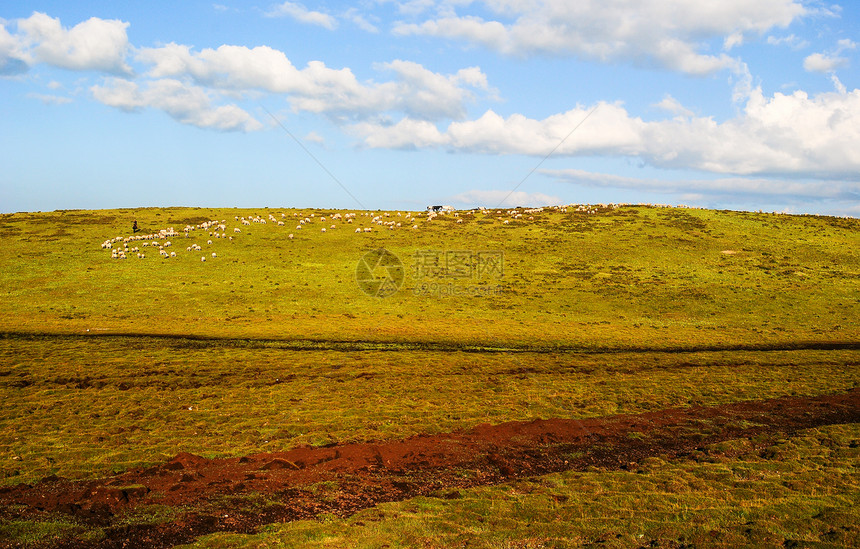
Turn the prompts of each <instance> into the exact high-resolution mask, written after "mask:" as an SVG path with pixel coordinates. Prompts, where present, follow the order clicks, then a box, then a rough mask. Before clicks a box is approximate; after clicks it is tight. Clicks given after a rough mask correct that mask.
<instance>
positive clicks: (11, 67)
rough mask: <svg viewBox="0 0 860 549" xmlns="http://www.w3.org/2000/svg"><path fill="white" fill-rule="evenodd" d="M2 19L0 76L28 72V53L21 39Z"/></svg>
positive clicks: (0, 24)
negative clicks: (23, 47)
mask: <svg viewBox="0 0 860 549" xmlns="http://www.w3.org/2000/svg"><path fill="white" fill-rule="evenodd" d="M4 23H5V22H4V21H3V20H2V19H0V76H13V75H17V74H22V73H25V72H27V68H28V66H27V62H26V60H25V59H26V54H25V53H24V52H23V51H22V49H21V44H20V41H19V40H18V39H17V38H15V37H14V36H12V35H11V34H10V33H9V31H7V30H6V25H5V24H4Z"/></svg>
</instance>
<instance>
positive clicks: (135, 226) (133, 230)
mask: <svg viewBox="0 0 860 549" xmlns="http://www.w3.org/2000/svg"><path fill="white" fill-rule="evenodd" d="M139 230H140V229H138V228H137V219H135V220H134V224H133V225H132V226H131V232H133V233H136V232H137V231H139Z"/></svg>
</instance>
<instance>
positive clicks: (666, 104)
mask: <svg viewBox="0 0 860 549" xmlns="http://www.w3.org/2000/svg"><path fill="white" fill-rule="evenodd" d="M654 106H655V107H657V108H658V109H661V110H664V111H668V112H670V113H672V114H674V115H676V116H693V111H691V110H690V109H688V108H686V107H685V106H684V105H682V104H681V102H680V101H678V100H677V99H675V98H674V97H672V96H671V95H669V94H666V96H665V97H663V100H662V101H660V102H659V103H655V104H654Z"/></svg>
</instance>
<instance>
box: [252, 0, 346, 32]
mask: <svg viewBox="0 0 860 549" xmlns="http://www.w3.org/2000/svg"><path fill="white" fill-rule="evenodd" d="M266 17H291V18H293V19H295V20H296V21H298V22H299V23H305V24H308V25H319V26H320V27H324V28H326V29H328V30H334V29H336V28H337V20H336V19H335V18H334V17H332V16H331V15H329V14H327V13H322V12H320V11H311V10H309V9H308V8H306V7H305V6H304V5H303V4H299V3H296V2H284V3H283V4H279V5H277V6H275V7H274V8H272V9H271V10H269V11H268V12H266Z"/></svg>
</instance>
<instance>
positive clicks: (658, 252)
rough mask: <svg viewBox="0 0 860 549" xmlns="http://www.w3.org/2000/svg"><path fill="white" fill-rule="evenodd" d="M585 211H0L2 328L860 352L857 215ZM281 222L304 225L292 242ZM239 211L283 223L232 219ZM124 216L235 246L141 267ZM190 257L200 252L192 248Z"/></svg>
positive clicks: (199, 240) (176, 245)
mask: <svg viewBox="0 0 860 549" xmlns="http://www.w3.org/2000/svg"><path fill="white" fill-rule="evenodd" d="M591 211H596V213H586V212H581V211H576V208H569V209H568V210H567V212H565V213H562V212H560V211H556V210H545V211H543V212H539V213H529V214H523V215H522V217H521V218H520V219H513V218H512V216H511V215H510V214H509V212H508V210H499V212H500V213H496V212H488V213H480V212H478V213H473V212H461V213H459V214H458V217H454V216H453V215H452V214H449V215H443V216H439V217H437V218H436V219H434V220H432V221H428V220H427V218H426V216H423V217H418V218H417V219H416V220H415V221H414V222H412V221H407V220H406V219H405V218H404V217H397V216H396V214H395V213H394V212H391V217H383V218H382V219H381V220H382V221H385V222H388V221H396V222H401V223H402V227H400V228H395V229H389V228H387V227H385V226H384V225H383V226H380V225H375V224H373V225H371V224H370V219H371V218H370V217H369V216H364V215H362V212H358V213H359V215H358V216H357V217H356V219H355V221H354V222H353V223H352V224H347V223H344V222H343V221H342V220H338V221H333V222H332V220H331V215H332V214H333V213H335V212H332V211H330V210H303V211H297V210H289V209H258V210H235V209H198V208H171V209H139V210H111V211H65V212H63V211H60V212H50V213H18V214H7V215H3V216H2V217H0V266H2V270H0V280H2V288H3V290H2V291H3V300H2V302H0V323H2V325H0V330H2V331H7V332H9V331H15V332H51V333H78V334H80V333H86V332H87V330H90V333H91V334H92V333H111V332H123V333H148V334H177V335H196V336H203V337H233V338H273V339H291V340H296V339H308V340H317V339H322V340H339V341H369V342H413V343H445V344H455V345H490V346H499V347H506V346H531V345H538V346H550V347H551V346H557V345H561V346H577V347H586V348H601V347H612V348H614V347H619V348H624V347H649V348H651V347H697V346H733V345H734V346H737V345H749V344H776V345H784V344H791V343H795V342H798V341H815V342H839V341H857V340H858V339H860V327H858V318H860V299H858V296H860V221H858V220H856V219H839V218H829V217H814V216H789V215H774V214H757V213H741V212H727V211H707V210H694V209H676V208H652V207H644V206H630V207H621V208H617V209H613V208H591ZM340 213H346V212H340ZM403 213H404V214H405V212H403ZM282 214H285V217H282ZM294 214H298V216H300V217H308V216H310V215H311V214H314V221H313V222H312V223H308V224H307V226H305V227H303V228H302V229H301V230H296V225H297V219H299V218H300V217H296V216H294ZM252 215H257V216H260V217H262V218H264V219H268V217H269V216H270V215H271V216H274V217H275V218H276V219H278V220H281V219H283V220H284V221H285V223H286V224H285V225H284V226H278V225H277V224H275V223H272V222H271V221H269V222H268V223H267V224H260V223H252V224H251V225H250V226H244V225H241V224H240V223H239V222H238V221H236V219H235V218H236V217H237V216H238V217H243V216H244V217H250V216H252ZM373 215H383V213H382V212H374V213H373ZM321 217H328V220H327V221H326V222H322V221H320V218H321ZM529 217H533V218H534V219H532V220H529V219H528V218H529ZM133 219H137V220H138V222H139V224H140V226H141V228H142V229H143V232H144V233H147V232H156V231H158V230H159V229H167V228H168V227H173V228H175V230H176V231H178V232H180V233H181V232H182V229H183V228H184V227H185V226H186V225H198V224H200V223H202V222H204V221H207V220H219V221H220V220H225V225H226V227H227V230H226V231H222V232H224V233H226V234H227V235H228V236H232V237H234V238H233V240H232V241H230V240H228V239H226V238H223V239H212V238H211V237H210V236H209V234H208V233H209V231H204V230H200V229H197V230H194V231H191V232H190V233H189V234H190V235H191V236H190V237H188V238H186V237H185V236H178V237H174V238H170V239H169V240H171V241H172V242H173V246H172V248H169V250H171V251H175V252H176V254H177V257H175V258H171V259H162V258H161V257H160V256H159V255H158V253H157V251H156V250H153V249H152V248H148V249H145V248H140V249H141V250H142V251H143V252H145V253H146V255H147V257H146V259H143V260H138V259H137V258H136V256H135V255H134V254H130V256H129V259H126V260H124V261H123V260H112V259H111V258H110V252H109V251H106V250H104V249H102V248H100V245H101V243H102V242H103V241H105V240H107V239H112V238H114V237H117V236H123V237H126V236H130V235H131V231H130V228H131V222H132V220H133ZM460 220H462V221H461V222H459V223H458V221H460ZM505 221H509V222H508V223H505ZM332 224H334V225H336V227H337V228H335V229H331V225H332ZM414 224H417V225H418V228H417V229H412V228H411V226H412V225H414ZM235 227H239V228H240V230H242V231H243V232H241V233H234V232H233V229H234V228H235ZM322 227H326V228H327V232H325V233H322V232H321V228H322ZM356 227H372V228H373V231H372V232H362V233H360V234H359V233H355V232H354V228H356ZM289 233H293V234H294V235H295V237H294V238H293V239H292V240H290V239H288V238H287V235H288V234H289ZM210 239H212V240H213V244H212V245H207V244H206V242H207V241H208V240H210ZM161 240H162V242H163V240H164V239H161ZM192 243H196V244H198V245H200V246H201V247H202V248H203V250H202V252H187V251H186V248H187V247H188V246H189V245H190V244H192ZM121 244H122V243H121V242H119V243H115V244H114V246H118V245H121ZM130 245H131V246H132V247H134V246H135V245H136V246H138V247H140V243H130ZM376 248H385V249H387V250H389V251H390V252H392V253H393V254H395V255H396V256H398V257H399V258H400V260H401V262H402V265H403V268H404V273H405V279H404V281H403V285H402V287H401V288H400V291H398V292H397V293H396V294H394V295H392V296H390V297H386V298H384V299H381V298H377V297H372V296H368V295H366V294H365V293H363V292H362V291H361V290H360V288H359V287H358V285H357V283H356V266H357V264H358V262H359V261H360V260H361V258H362V256H363V255H364V254H365V253H366V252H368V251H370V250H373V249H376ZM212 251H215V252H216V253H217V257H216V258H212V257H211V252H212ZM430 252H432V253H433V254H435V255H433V254H431V257H437V258H438V259H439V260H440V262H441V266H442V267H443V269H444V267H445V260H446V259H449V260H450V261H451V265H449V266H448V267H449V272H450V273H455V274H460V275H463V274H464V272H463V271H462V269H461V270H460V271H457V270H456V269H455V268H454V267H453V265H454V262H455V261H457V260H464V258H465V261H467V262H470V263H471V267H472V268H473V270H472V272H471V274H469V273H465V274H466V276H459V277H450V276H448V277H446V276H434V275H433V272H431V271H430V270H429V269H428V268H427V263H428V262H429V261H430V259H428V253H430ZM483 252H491V253H493V254H496V256H500V257H502V258H503V272H501V273H499V271H485V272H483V273H478V268H480V264H479V263H480V262H481V261H483V259H482V258H484V257H491V256H484V255H481V254H482V253H483ZM446 254H447V255H446ZM203 255H206V256H207V261H206V262H202V261H201V260H200V258H201V256H203ZM459 265H461V266H462V265H463V263H462V261H461V263H459Z"/></svg>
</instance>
